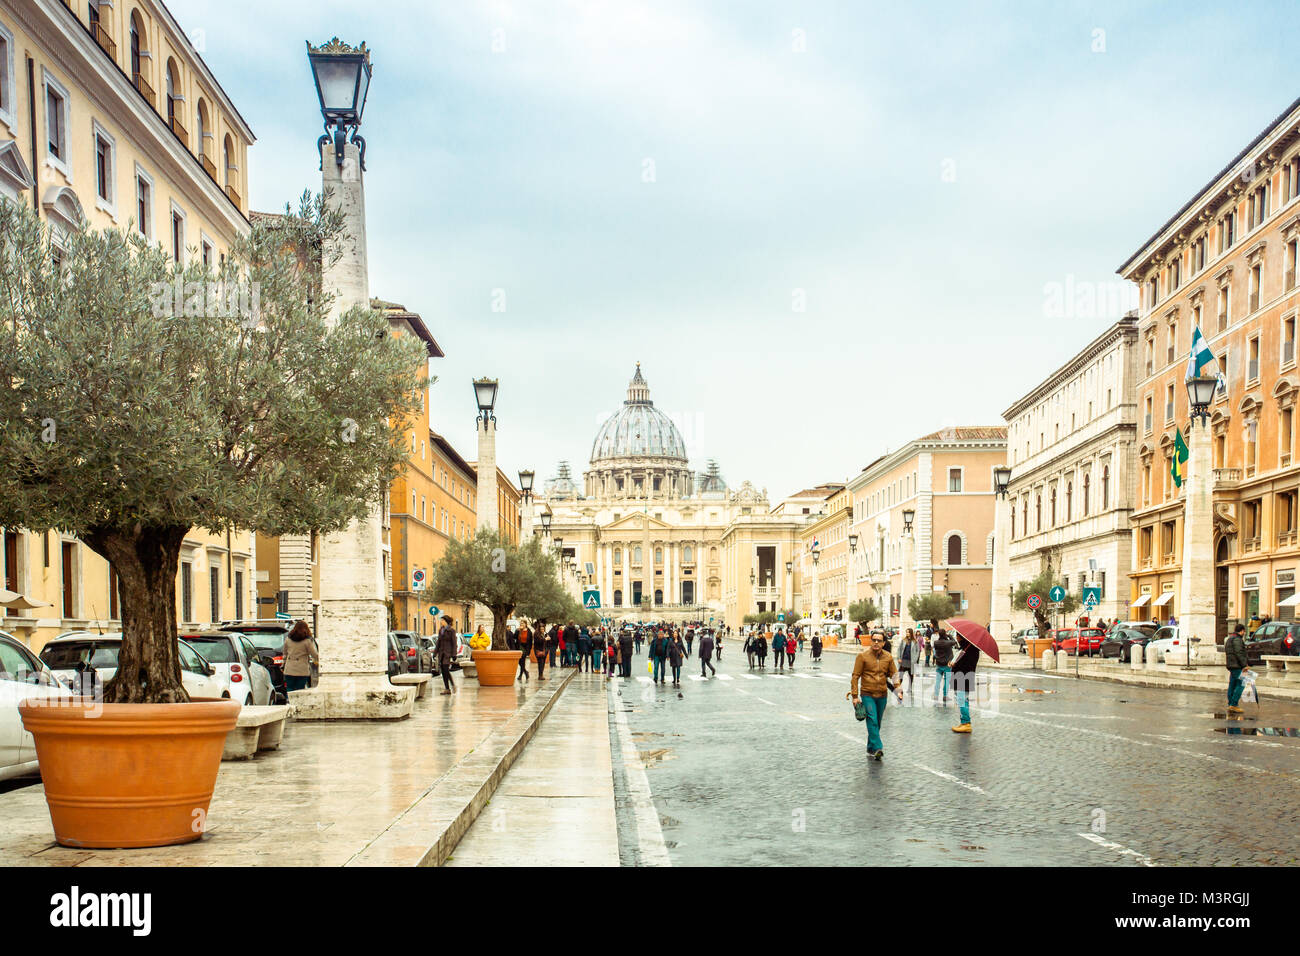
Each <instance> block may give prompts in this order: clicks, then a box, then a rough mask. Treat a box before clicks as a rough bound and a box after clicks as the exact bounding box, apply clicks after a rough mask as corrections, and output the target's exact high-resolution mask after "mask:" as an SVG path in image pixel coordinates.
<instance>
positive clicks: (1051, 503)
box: [1048, 485, 1056, 528]
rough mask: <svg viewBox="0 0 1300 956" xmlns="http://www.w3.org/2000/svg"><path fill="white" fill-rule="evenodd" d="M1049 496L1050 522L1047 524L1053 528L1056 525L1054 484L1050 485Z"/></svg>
mask: <svg viewBox="0 0 1300 956" xmlns="http://www.w3.org/2000/svg"><path fill="white" fill-rule="evenodd" d="M1049 497H1050V501H1049V509H1050V510H1049V515H1050V523H1049V524H1048V527H1049V528H1055V527H1056V485H1052V489H1051V494H1050V496H1049Z"/></svg>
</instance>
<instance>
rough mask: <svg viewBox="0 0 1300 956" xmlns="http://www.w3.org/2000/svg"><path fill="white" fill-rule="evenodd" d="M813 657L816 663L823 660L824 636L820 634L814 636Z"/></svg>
mask: <svg viewBox="0 0 1300 956" xmlns="http://www.w3.org/2000/svg"><path fill="white" fill-rule="evenodd" d="M812 655H813V656H812V659H813V663H814V664H820V663H821V662H822V638H821V635H820V634H814V635H813V636H812Z"/></svg>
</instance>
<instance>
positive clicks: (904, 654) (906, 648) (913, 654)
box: [898, 627, 920, 694]
mask: <svg viewBox="0 0 1300 956" xmlns="http://www.w3.org/2000/svg"><path fill="white" fill-rule="evenodd" d="M919 651H920V646H919V645H918V644H917V641H916V635H915V634H914V633H912V629H911V628H910V627H909V628H908V629H907V636H906V637H904V638H903V646H902V647H900V648H899V649H898V689H899V690H902V689H903V675H904V674H906V675H907V692H908V693H909V694H910V693H912V681H914V680H915V679H916V675H915V674H914V673H913V671H914V670H915V667H916V664H917V658H918V656H919Z"/></svg>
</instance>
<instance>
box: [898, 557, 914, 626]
mask: <svg viewBox="0 0 1300 956" xmlns="http://www.w3.org/2000/svg"><path fill="white" fill-rule="evenodd" d="M914 533H915V532H908V533H907V534H904V535H903V541H902V544H903V574H902V581H900V582H899V586H898V633H899V634H906V633H907V630H906V629H907V628H909V627H914V626H915V625H914V622H913V621H912V615H911V613H910V612H909V611H908V610H907V601H908V599H909V598H910V597H911V594H910V593H908V590H907V571H908V566H909V565H910V564H911V563H912V550H913V545H912V542H913V534H914Z"/></svg>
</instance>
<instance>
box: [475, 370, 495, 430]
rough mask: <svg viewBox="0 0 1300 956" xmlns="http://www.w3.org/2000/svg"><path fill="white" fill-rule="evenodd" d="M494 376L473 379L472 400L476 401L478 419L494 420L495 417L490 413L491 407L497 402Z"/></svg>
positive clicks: (484, 420) (483, 420)
mask: <svg viewBox="0 0 1300 956" xmlns="http://www.w3.org/2000/svg"><path fill="white" fill-rule="evenodd" d="M498 384H499V383H498V381H497V379H495V378H476V379H474V400H475V401H476V402H478V419H477V420H478V421H482V422H486V421H489V420H491V421H492V422H495V421H496V420H497V417H496V416H495V415H493V414H492V409H493V408H495V407H496V403H497V385H498Z"/></svg>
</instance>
